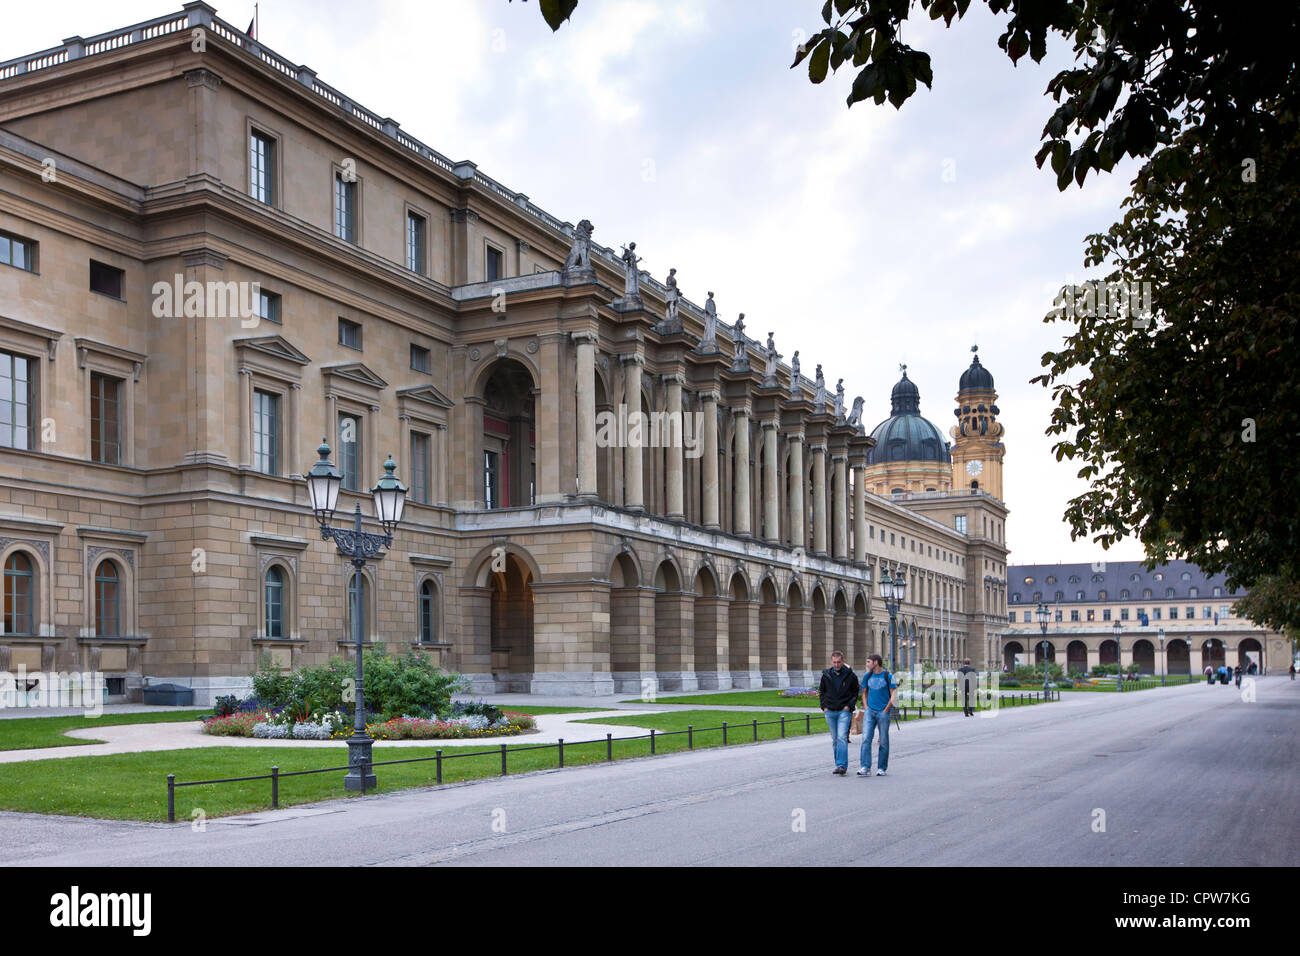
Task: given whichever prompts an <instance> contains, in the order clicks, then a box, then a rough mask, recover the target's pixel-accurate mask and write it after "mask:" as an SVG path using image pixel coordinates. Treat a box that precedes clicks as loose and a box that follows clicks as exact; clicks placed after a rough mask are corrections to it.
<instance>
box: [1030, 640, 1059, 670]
mask: <svg viewBox="0 0 1300 956" xmlns="http://www.w3.org/2000/svg"><path fill="white" fill-rule="evenodd" d="M1044 644H1046V648H1047V660H1048V661H1049V662H1051V663H1053V664H1055V663H1056V645H1055V644H1053V643H1052V642H1051V641H1046V642H1044V641H1034V666H1035V667H1042V666H1043V647H1044Z"/></svg>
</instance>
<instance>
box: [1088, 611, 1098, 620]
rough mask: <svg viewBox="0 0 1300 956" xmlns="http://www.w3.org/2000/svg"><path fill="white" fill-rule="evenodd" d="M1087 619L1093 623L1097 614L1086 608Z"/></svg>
mask: <svg viewBox="0 0 1300 956" xmlns="http://www.w3.org/2000/svg"><path fill="white" fill-rule="evenodd" d="M1087 619H1088V620H1089V621H1095V620H1097V612H1096V611H1094V610H1093V609H1092V608H1088V614H1087Z"/></svg>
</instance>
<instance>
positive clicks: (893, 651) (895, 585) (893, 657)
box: [880, 568, 907, 670]
mask: <svg viewBox="0 0 1300 956" xmlns="http://www.w3.org/2000/svg"><path fill="white" fill-rule="evenodd" d="M897 573H898V577H897V578H894V577H893V576H892V575H890V573H889V568H885V569H883V570H882V571H881V572H880V596H881V597H882V598H884V599H885V610H887V611H888V612H889V668H890V670H893V669H894V668H895V667H897V666H898V605H899V604H900V603H902V600H903V597H904V596H905V595H906V593H907V579H906V578H905V577H904V576H903V573H902V572H901V571H899V572H897Z"/></svg>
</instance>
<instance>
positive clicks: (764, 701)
mask: <svg viewBox="0 0 1300 956" xmlns="http://www.w3.org/2000/svg"><path fill="white" fill-rule="evenodd" d="M622 703H624V704H695V705H696V706H698V705H700V704H720V705H722V706H728V705H729V706H732V707H798V708H800V709H804V710H817V711H820V710H821V707H820V706H819V705H818V703H817V698H815V697H782V696H781V693H780V691H778V690H739V691H733V692H730V693H719V694H692V695H691V696H689V697H656V698H655V699H654V700H625V701H623V702H622Z"/></svg>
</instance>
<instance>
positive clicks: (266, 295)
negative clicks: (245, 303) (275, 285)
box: [257, 292, 280, 325]
mask: <svg viewBox="0 0 1300 956" xmlns="http://www.w3.org/2000/svg"><path fill="white" fill-rule="evenodd" d="M257 314H258V315H259V316H260V317H261V318H263V319H265V320H266V321H268V322H274V323H275V324H276V325H279V324H280V297H279V296H278V295H276V294H275V293H274V292H259V293H258V295H257Z"/></svg>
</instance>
